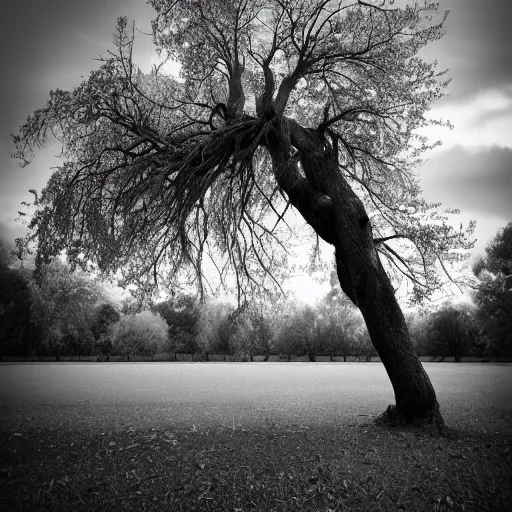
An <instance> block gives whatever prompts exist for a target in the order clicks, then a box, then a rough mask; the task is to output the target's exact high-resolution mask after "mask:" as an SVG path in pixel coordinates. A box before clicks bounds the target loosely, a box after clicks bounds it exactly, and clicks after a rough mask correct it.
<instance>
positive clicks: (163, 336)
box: [110, 311, 167, 356]
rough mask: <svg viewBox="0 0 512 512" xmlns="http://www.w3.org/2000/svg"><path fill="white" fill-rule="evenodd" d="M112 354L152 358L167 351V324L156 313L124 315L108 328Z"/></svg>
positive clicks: (142, 312) (145, 312)
mask: <svg viewBox="0 0 512 512" xmlns="http://www.w3.org/2000/svg"><path fill="white" fill-rule="evenodd" d="M110 336H111V338H112V353H113V354H116V355H124V356H131V355H139V356H153V355H155V354H156V353H162V352H165V351H166V350H167V323H166V322H165V320H164V319H163V318H162V317H161V316H160V314H158V313H153V312H151V311H141V312H140V313H137V314H135V315H124V316H122V317H121V318H120V319H119V321H118V322H116V323H114V324H112V325H111V327H110Z"/></svg>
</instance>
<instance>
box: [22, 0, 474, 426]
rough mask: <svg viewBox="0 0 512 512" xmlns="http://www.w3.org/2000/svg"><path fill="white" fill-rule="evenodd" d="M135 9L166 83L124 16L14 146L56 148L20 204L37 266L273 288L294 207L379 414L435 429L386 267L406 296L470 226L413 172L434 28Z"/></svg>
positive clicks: (395, 18) (203, 9) (160, 0)
mask: <svg viewBox="0 0 512 512" xmlns="http://www.w3.org/2000/svg"><path fill="white" fill-rule="evenodd" d="M150 4H151V5H152V6H153V7H154V9H155V11H156V18H155V20H154V22H153V32H154V41H155V44H156V45H157V48H158V50H159V51H160V55H161V57H162V59H163V60H164V61H165V59H170V60H174V61H176V62H178V63H179V65H180V76H179V77H175V76H173V75H172V74H169V73H167V74H166V72H165V69H166V68H165V66H162V67H155V68H154V69H153V70H152V71H151V72H150V73H146V74H145V73H143V72H142V71H141V70H140V69H139V68H137V67H136V66H135V65H134V63H133V62H132V48H133V28H132V27H130V26H129V24H128V23H127V21H126V19H124V18H121V19H120V20H119V24H118V28H117V33H116V35H115V44H116V51H115V52H112V53H109V54H108V55H107V56H106V57H104V58H103V64H102V65H101V67H100V68H99V69H98V70H96V71H94V72H92V73H91V75H90V77H89V78H88V79H87V80H85V81H84V82H83V83H82V84H81V85H79V86H78V87H76V88H75V89H74V90H72V91H70V92H65V91H61V90H57V91H53V92H51V94H50V100H49V102H48V104H47V105H46V107H45V108H43V109H41V110H38V111H36V112H35V113H34V114H33V115H32V116H30V117H29V118H28V120H27V122H26V124H25V125H24V126H22V128H21V130H20V133H19V134H18V135H17V136H15V144H16V149H17V156H18V157H19V158H21V159H22V160H23V161H25V162H26V161H28V160H29V159H30V157H31V153H32V151H33V150H34V149H37V147H39V146H41V145H42V144H44V143H45V141H46V140H47V137H48V136H49V135H50V133H51V134H53V136H55V137H56V138H57V139H58V140H59V141H60V142H61V143H62V147H63V152H62V158H63V164H62V165H61V167H60V168H59V169H57V170H56V171H55V172H54V174H53V176H52V177H51V179H50V180H49V183H48V185H47V187H46V188H45V189H44V191H43V192H42V194H41V196H40V197H38V198H37V200H36V212H35V215H34V217H33V221H32V228H33V236H34V237H35V238H36V239H37V241H38V257H37V260H38V262H39V263H41V262H44V261H45V260H47V259H48V258H49V257H50V256H51V255H54V254H56V253H57V252H59V251H61V250H62V249H66V250H67V254H68V257H69V258H70V259H71V261H73V262H74V263H80V262H82V263H84V262H89V261H92V262H95V263H96V264H97V265H98V268H99V269H100V270H101V271H102V272H104V273H106V274H115V273H116V272H118V271H120V272H122V273H123V276H124V279H125V282H126V283H128V282H132V283H136V284H137V285H138V288H137V290H138V291H139V292H140V293H141V294H142V293H144V292H145V291H147V289H148V287H150V286H152V285H154V283H155V282H157V281H158V280H159V279H160V280H164V281H165V280H167V282H169V280H170V279H175V278H176V276H179V275H183V272H184V271H185V272H189V275H193V276H195V277H196V279H197V282H198V284H199V289H201V290H202V289H203V288H204V287H207V283H206V277H207V275H208V273H209V271H208V272H206V271H205V269H206V268H208V269H211V268H216V269H217V270H218V274H219V276H220V278H221V280H222V279H224V278H226V276H227V275H228V273H229V272H231V274H229V275H234V276H235V278H234V279H235V280H234V282H235V284H236V288H237V289H238V290H239V293H240V294H242V293H244V290H246V289H247V288H248V287H250V286H251V283H257V284H261V283H263V285H265V283H267V284H268V283H269V282H270V281H271V280H272V279H277V277H276V275H275V271H276V269H279V268H282V267H283V263H284V259H283V255H285V252H286V249H287V246H286V242H287V236H288V235H287V231H286V215H285V212H286V211H287V209H288V207H289V206H290V205H291V207H292V208H291V209H292V210H293V209H296V211H297V212H298V213H299V214H300V215H301V216H302V217H303V219H304V220H305V221H306V223H307V224H309V226H311V228H312V229H313V231H314V233H315V234H316V236H317V237H319V238H321V239H323V240H324V241H325V242H327V243H328V244H330V245H331V246H332V247H333V248H334V251H335V261H336V267H337V275H338V278H339V282H340V285H341V288H342V289H343V291H344V292H345V294H346V295H347V296H348V297H349V298H350V300H351V301H352V302H353V303H354V304H355V305H356V306H357V307H358V308H359V309H360V310H361V312H362V314H363V316H364V319H365V321H366V324H367V326H368V331H369V333H370V336H371V339H372V342H373V344H374V345H375V348H376V350H377V352H378V354H379V356H380V357H381V359H382V361H383V363H384V366H385V368H386V370H387V372H388V375H389V377H390V379H391V382H392V385H393V389H394V391H395V398H396V409H395V410H394V412H395V413H397V414H398V415H399V416H401V417H403V418H405V419H406V420H407V421H413V420H421V419H425V418H433V417H434V418H437V420H438V421H439V422H440V423H442V418H441V415H440V413H439V407H438V403H437V400H436V395H435V392H434V389H433V387H432V384H431V382H430V380H429V378H428V376H427V374H426V373H425V371H424V369H423V367H422V365H421V364H420V362H419V360H418V358H417V357H416V355H415V353H414V350H413V346H412V344H411V341H410V337H409V333H408V330H407V326H406V323H405V321H404V317H403V314H402V312H401V310H400V307H399V305H398V303H397V300H396V298H395V290H394V288H393V285H392V283H391V281H390V279H389V277H388V275H387V273H386V271H385V269H384V267H383V262H384V264H385V265H386V266H387V267H389V268H394V269H395V270H396V271H399V272H401V273H402V274H403V275H405V276H407V278H409V279H410V280H411V282H412V283H414V288H413V292H414V295H415V296H416V297H419V296H421V295H425V294H428V292H429V291H431V290H432V289H435V288H436V287H438V286H439V285H440V280H439V279H440V278H439V275H440V274H439V273H438V272H437V271H436V269H437V267H439V266H441V267H442V268H445V265H446V262H450V261H451V260H453V259H457V258H458V257H459V255H458V254H459V252H460V251H458V252H457V250H458V249H464V248H467V247H469V246H470V242H469V241H468V238H467V237H468V235H469V234H470V232H471V226H470V228H469V229H468V230H466V231H464V230H463V229H462V227H461V229H460V231H456V230H453V229H452V228H451V227H449V226H448V225H447V224H446V222H445V217H443V215H442V214H438V213H436V210H435V209H433V206H436V205H429V204H427V203H426V202H425V201H424V200H423V199H422V198H421V196H420V190H419V187H418V182H417V179H416V177H415V175H414V172H413V167H414V164H415V163H417V161H418V159H419V157H420V155H421V154H422V152H423V151H425V150H426V149H428V148H429V147H432V145H429V143H428V141H427V140H426V139H425V138H422V137H421V136H420V135H418V133H417V132H416V130H417V129H419V128H421V127H423V126H426V125H428V124H429V123H431V122H434V121H427V119H426V118H425V113H426V112H427V110H428V109H429V107H430V105H431V104H432V102H434V101H435V100H436V99H438V98H439V97H440V96H441V95H442V90H443V87H444V85H445V84H446V80H445V79H444V77H443V73H442V72H437V71H436V65H435V63H433V64H431V63H427V62H424V61H423V60H422V59H421V58H419V57H418V52H419V50H420V49H421V48H423V47H424V46H425V45H426V44H427V43H429V42H430V41H433V40H436V39H438V38H439V37H441V35H442V30H443V28H442V25H443V22H444V19H445V16H443V15H442V14H441V15H440V14H439V13H438V12H437V11H436V9H435V7H434V6H432V5H430V6H418V5H417V4H416V5H414V6H409V7H405V8H403V9H402V8H393V6H391V5H387V4H386V2H384V3H382V2H379V3H377V2H370V1H368V2H363V1H353V2H349V1H344V0H187V1H185V0H184V1H171V0H151V1H150ZM283 237H284V238H283ZM313 243H314V242H313ZM381 260H382V261H381Z"/></svg>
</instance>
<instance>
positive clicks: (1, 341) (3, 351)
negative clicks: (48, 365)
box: [0, 240, 34, 356]
mask: <svg viewBox="0 0 512 512" xmlns="http://www.w3.org/2000/svg"><path fill="white" fill-rule="evenodd" d="M13 260H14V255H13V249H11V248H10V247H9V246H8V245H7V244H6V243H4V241H3V240H0V355H2V356H3V355H24V356H25V355H28V353H29V351H30V344H31V338H32V336H33V335H34V329H31V314H30V310H31V304H32V297H31V291H30V281H29V278H30V276H29V275H28V274H27V272H26V271H24V270H23V269H17V268H11V264H12V263H13Z"/></svg>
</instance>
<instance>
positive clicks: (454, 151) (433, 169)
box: [420, 146, 512, 251]
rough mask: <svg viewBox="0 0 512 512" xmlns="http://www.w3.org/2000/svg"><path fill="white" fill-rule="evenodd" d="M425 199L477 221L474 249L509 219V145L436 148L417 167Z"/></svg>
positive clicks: (511, 209) (511, 174)
mask: <svg viewBox="0 0 512 512" xmlns="http://www.w3.org/2000/svg"><path fill="white" fill-rule="evenodd" d="M420 176H421V182H422V187H423V191H424V195H425V197H426V199H427V200H429V201H433V202H442V203H443V206H444V207H446V208H458V209H460V210H461V212H462V217H461V220H462V221H463V222H467V221H469V220H470V219H473V220H476V221H477V231H476V232H475V235H476V237H477V238H478V239H479V242H478V244H477V247H476V248H477V250H478V251H481V250H483V247H484V246H485V244H486V242H487V241H488V240H489V239H490V238H492V237H493V236H494V235H495V234H496V231H497V230H498V228H500V227H502V226H504V225H505V224H506V223H507V222H509V221H510V220H512V200H511V198H512V149H510V148H503V147H499V146H492V147H489V148H479V149H467V148H463V147H461V146H455V147H453V148H451V149H448V150H444V151H438V152H437V153H435V154H434V156H433V157H432V158H431V159H430V160H429V161H428V162H426V163H425V164H424V165H423V166H422V167H421V168H420Z"/></svg>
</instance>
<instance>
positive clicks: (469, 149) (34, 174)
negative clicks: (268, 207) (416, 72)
mask: <svg viewBox="0 0 512 512" xmlns="http://www.w3.org/2000/svg"><path fill="white" fill-rule="evenodd" d="M439 4H440V9H441V10H450V15H449V17H448V20H447V22H446V25H445V28H446V32H447V33H446V35H445V36H444V37H443V38H442V39H441V40H439V41H436V42H435V43H432V44H431V45H430V46H429V47H428V48H426V49H425V50H424V52H423V56H424V57H425V59H427V60H430V61H432V60H435V59H437V60H438V62H439V66H440V69H448V70H449V71H448V76H449V77H450V78H451V79H452V81H451V83H450V85H449V86H448V88H447V93H448V94H447V96H445V97H444V98H443V99H442V100H441V101H440V102H439V103H438V104H436V105H435V107H434V109H433V111H432V115H433V116H434V117H442V118H444V119H448V120H450V121H451V123H452V124H453V125H454V129H453V130H449V129H447V128H436V129H431V130H430V131H429V132H428V135H429V136H431V137H432V138H433V139H440V140H442V141H443V145H442V146H441V147H440V148H436V149H435V150H433V151H432V152H431V153H430V154H429V155H428V156H429V160H428V161H427V162H426V163H425V164H424V165H423V166H422V167H421V168H420V169H419V173H420V176H421V181H422V186H423V190H424V195H425V197H426V198H427V200H429V201H432V202H442V203H443V205H445V206H446V207H449V208H458V209H460V210H461V220H462V221H463V222H464V223H467V222H468V221H469V220H471V219H473V220H476V221H477V228H476V232H475V237H476V238H477V244H476V247H475V251H474V257H476V255H479V254H482V253H483V251H484V247H485V245H486V244H487V242H488V241H489V240H490V239H491V238H492V237H494V236H495V234H496V232H497V230H498V229H499V228H500V227H504V226H505V225H506V224H507V223H508V222H509V221H512V65H511V63H512V44H510V38H511V36H510V20H511V19H512V2H509V1H508V0H486V1H485V2H483V1H482V0H441V1H440V2H439ZM2 10H3V16H2V17H1V19H0V65H1V67H0V69H2V78H1V80H0V114H1V115H0V238H3V239H5V240H7V241H12V240H13V239H14V238H15V237H16V236H20V235H22V234H23V233H24V228H23V226H22V225H20V224H19V223H16V222H14V220H13V219H14V218H16V217H17V212H18V210H20V204H21V202H22V201H26V202H31V200H32V196H31V194H30V193H29V192H28V190H29V189H36V190H41V189H42V188H43V187H44V185H45V183H46V181H47V180H48V178H49V176H50V174H51V167H52V166H55V165H57V164H58V159H57V158H56V157H55V156H54V155H56V154H57V153H58V151H59V148H58V146H56V145H53V146H50V147H48V148H45V149H44V150H42V151H41V152H40V153H39V154H38V155H37V157H36V158H35V159H34V160H33V162H32V163H31V165H29V166H28V167H25V168H20V167H19V165H18V162H17V161H16V160H14V159H12V158H11V157H10V155H11V153H12V150H13V148H12V144H11V137H10V134H11V133H16V132H17V131H18V128H19V126H20V125H21V124H23V122H24V121H25V119H26V118H27V116H28V115H29V114H31V113H32V112H33V111H34V110H35V109H37V108H40V107H42V106H44V104H45V103H46V100H47V98H48V93H49V91H50V90H51V89H55V88H60V89H70V88H72V87H73V86H76V85H78V84H79V83H80V81H81V80H82V77H87V75H88V74H89V72H90V71H91V70H92V69H94V68H96V67H98V65H99V64H98V62H96V61H95V60H94V59H95V58H97V57H98V56H100V55H102V54H105V53H106V50H107V49H109V48H112V33H113V31H114V28H115V23H116V19H117V17H118V16H123V15H126V16H128V18H129V19H132V20H135V21H136V25H137V28H138V29H139V31H140V32H138V33H137V39H136V46H135V52H134V60H135V62H136V63H137V64H138V65H139V66H140V67H142V69H143V70H144V69H145V70H148V69H149V68H150V66H151V64H152V63H154V62H156V61H157V55H156V53H155V52H154V50H153V47H152V42H151V37H150V36H149V35H147V34H148V33H149V32H150V21H151V19H152V17H153V11H152V9H151V7H150V6H149V5H147V4H146V2H145V1H144V0H87V1H83V0H45V1H44V2H42V1H41V0H18V1H17V2H10V3H9V5H8V6H7V7H4V8H3V9H2ZM296 287H297V289H298V293H299V295H301V294H304V295H307V296H309V297H312V296H316V295H317V294H320V293H321V291H322V289H321V288H319V285H316V284H314V283H312V282H311V281H310V280H308V279H307V278H298V280H297V284H296Z"/></svg>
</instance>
